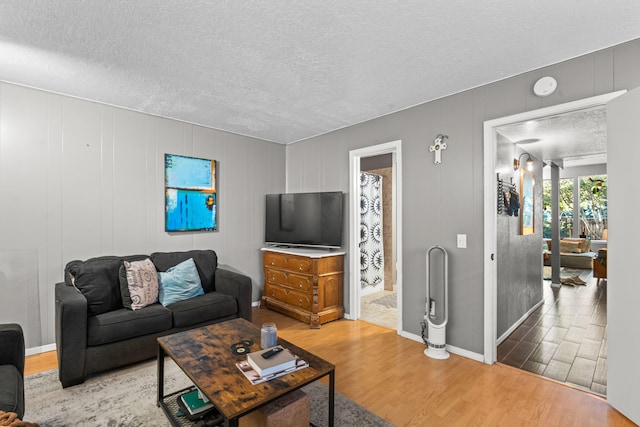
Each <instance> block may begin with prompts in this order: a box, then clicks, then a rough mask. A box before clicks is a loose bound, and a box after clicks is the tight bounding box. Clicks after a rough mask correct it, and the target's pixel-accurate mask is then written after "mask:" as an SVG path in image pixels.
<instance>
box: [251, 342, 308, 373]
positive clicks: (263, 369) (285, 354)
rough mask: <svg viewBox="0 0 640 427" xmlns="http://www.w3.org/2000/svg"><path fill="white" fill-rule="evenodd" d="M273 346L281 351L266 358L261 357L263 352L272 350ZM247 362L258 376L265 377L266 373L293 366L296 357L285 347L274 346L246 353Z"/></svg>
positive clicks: (280, 370)
mask: <svg viewBox="0 0 640 427" xmlns="http://www.w3.org/2000/svg"><path fill="white" fill-rule="evenodd" d="M274 348H279V349H281V350H282V351H280V352H278V353H276V354H275V355H274V356H271V357H269V358H268V359H265V358H264V357H262V354H263V353H266V352H268V351H273V349H274ZM247 362H248V363H249V365H251V367H252V368H253V369H254V370H255V371H256V373H257V374H258V375H259V376H261V377H265V376H267V375H271V374H275V373H277V372H282V371H286V370H287V369H291V368H294V367H295V366H296V357H295V356H294V355H293V353H291V352H290V351H289V350H287V349H286V348H282V347H280V346H276V347H271V348H267V349H264V350H260V351H254V352H253V353H249V354H247Z"/></svg>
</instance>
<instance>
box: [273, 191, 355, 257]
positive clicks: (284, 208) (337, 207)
mask: <svg viewBox="0 0 640 427" xmlns="http://www.w3.org/2000/svg"><path fill="white" fill-rule="evenodd" d="M342 199H343V193H342V192H341V191H332V192H319V193H286V194H267V196H266V221H265V233H264V240H265V243H267V244H269V245H282V246H309V247H323V248H339V247H341V246H342V205H343V202H342Z"/></svg>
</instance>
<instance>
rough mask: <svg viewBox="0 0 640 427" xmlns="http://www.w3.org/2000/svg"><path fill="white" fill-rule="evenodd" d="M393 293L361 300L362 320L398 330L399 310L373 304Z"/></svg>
mask: <svg viewBox="0 0 640 427" xmlns="http://www.w3.org/2000/svg"><path fill="white" fill-rule="evenodd" d="M393 293H394V291H381V292H376V293H374V294H370V295H366V296H364V297H362V298H360V320H364V321H366V322H369V323H375V324H376V325H380V326H384V327H386V328H391V329H396V328H397V327H398V309H396V308H389V307H385V306H382V305H379V304H374V303H372V301H374V300H376V299H378V298H382V297H384V296H387V295H389V294H393Z"/></svg>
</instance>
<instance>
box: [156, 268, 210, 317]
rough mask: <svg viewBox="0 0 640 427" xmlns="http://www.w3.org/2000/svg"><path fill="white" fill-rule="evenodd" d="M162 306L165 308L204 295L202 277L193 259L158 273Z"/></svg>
mask: <svg viewBox="0 0 640 427" xmlns="http://www.w3.org/2000/svg"><path fill="white" fill-rule="evenodd" d="M158 275H159V282H160V283H159V287H160V289H159V292H158V294H159V295H158V297H159V299H160V304H162V305H164V306H165V307H166V306H168V305H169V304H173V303H174V302H178V301H183V300H186V299H189V298H193V297H197V296H199V295H202V294H204V291H203V290H202V285H201V284H200V276H199V275H198V270H197V269H196V264H195V263H194V262H193V259H192V258H189V259H188V260H186V261H183V262H181V263H180V264H178V265H176V266H173V267H171V268H170V269H168V270H167V271H164V272H161V273H158Z"/></svg>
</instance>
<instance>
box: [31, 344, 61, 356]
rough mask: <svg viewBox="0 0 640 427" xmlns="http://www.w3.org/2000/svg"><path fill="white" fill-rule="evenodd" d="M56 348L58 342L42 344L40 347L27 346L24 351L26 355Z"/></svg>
mask: <svg viewBox="0 0 640 427" xmlns="http://www.w3.org/2000/svg"><path fill="white" fill-rule="evenodd" d="M55 349H56V344H55V343H53V344H47V345H41V346H40V347H31V348H27V349H26V350H25V351H24V354H25V356H33V355H34V354H40V353H46V352H48V351H54V350H55Z"/></svg>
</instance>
